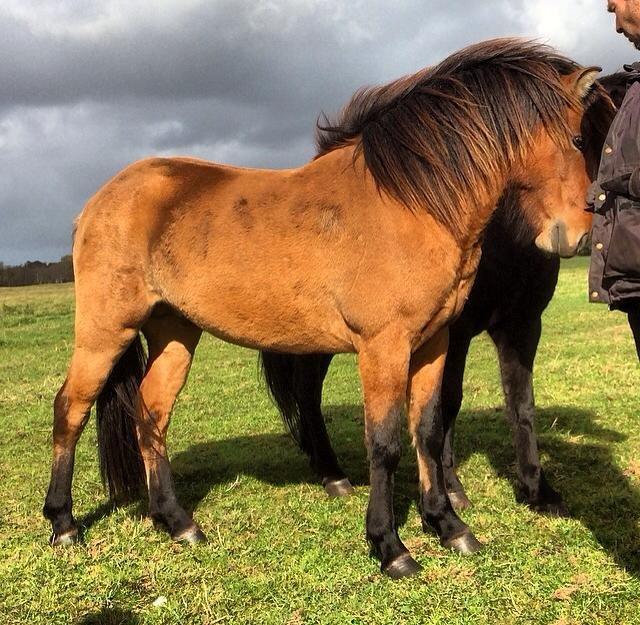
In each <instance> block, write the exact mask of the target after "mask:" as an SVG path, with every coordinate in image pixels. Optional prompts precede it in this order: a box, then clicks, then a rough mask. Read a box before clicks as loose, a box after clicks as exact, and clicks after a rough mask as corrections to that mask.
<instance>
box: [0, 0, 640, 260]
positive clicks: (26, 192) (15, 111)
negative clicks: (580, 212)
mask: <svg viewBox="0 0 640 625" xmlns="http://www.w3.org/2000/svg"><path fill="white" fill-rule="evenodd" d="M14 1H17V0H14ZM524 4H525V3H524V0H521V1H520V2H518V3H514V2H508V3H507V2H505V0H491V1H486V2H468V1H465V0H452V1H450V2H446V3H434V2H425V1H424V0H405V1H402V2H394V3H391V2H388V1H387V2H382V1H380V0H370V1H368V2H366V1H364V0H356V1H354V0H351V1H346V0H324V1H322V2H321V1H319V0H308V1H305V2H299V1H296V0H272V1H269V2H266V1H262V0H259V1H256V0H251V1H250V0H219V1H216V2H196V1H195V0H189V1H186V2H182V3H178V2H177V0H176V4H175V7H174V8H171V5H168V4H167V3H163V4H162V6H164V7H165V10H164V12H163V11H160V10H158V12H157V13H156V12H153V11H150V10H149V7H150V6H151V3H149V2H148V0H136V1H134V0H131V2H130V3H128V4H125V3H122V2H108V1H104V2H101V3H98V2H83V3H77V2H73V1H71V0H56V1H55V10H53V9H52V12H51V14H50V13H48V12H46V11H45V8H46V7H47V6H49V5H43V4H42V3H36V4H35V6H36V8H32V6H33V5H30V4H28V3H27V4H25V5H24V7H23V8H21V9H20V12H19V13H16V11H11V10H9V8H6V7H5V8H0V18H2V19H0V58H3V59H5V60H6V59H8V60H9V61H8V62H3V63H2V64H0V85H2V89H0V213H1V216H2V223H3V228H0V260H2V261H5V262H13V263H15V262H23V261H25V260H27V259H33V258H39V259H42V260H52V259H55V258H57V257H59V256H60V255H62V254H64V253H67V252H68V250H69V243H70V234H69V233H70V230H71V223H72V220H73V217H74V216H75V215H76V214H77V213H78V212H79V211H80V210H81V208H82V205H83V204H84V202H85V201H86V199H87V198H88V197H89V196H90V195H91V194H92V193H93V192H94V191H95V190H96V189H97V188H98V187H99V185H100V184H102V183H103V182H104V181H105V180H107V179H108V178H109V177H110V176H111V175H113V174H114V173H115V172H116V171H118V170H119V169H121V168H122V167H123V166H125V165H126V164H127V163H128V162H130V161H132V160H135V159H138V158H142V157H144V156H148V155H150V154H157V153H159V154H192V155H195V156H200V157H203V158H210V159H212V160H218V161H223V162H231V163H234V164H238V165H245V166H261V167H289V166H294V165H297V164H300V163H302V162H304V161H305V160H307V159H308V158H310V157H311V155H312V154H313V128H314V123H315V120H316V117H317V115H318V114H319V113H320V111H322V110H324V111H327V112H333V111H335V110H336V109H338V108H339V107H340V106H341V105H342V104H344V102H345V101H346V100H347V99H348V97H349V96H350V95H351V93H353V91H354V90H355V89H356V88H358V87H359V86H361V85H363V84H374V83H380V82H386V81H388V80H391V79H393V78H395V77H398V76H400V75H402V74H404V73H408V72H413V71H416V70H417V69H419V68H421V67H424V66H426V65H430V64H432V63H434V62H437V61H438V60H440V59H441V58H443V57H444V56H446V55H447V54H449V53H450V52H452V51H453V50H456V49H458V48H460V47H462V46H464V45H466V44H468V43H471V42H474V41H478V40H481V39H485V38H488V37H493V36H500V35H512V34H520V35H526V34H529V31H528V28H529V25H528V24H527V23H524V20H523V19H521V12H520V13H519V12H518V10H514V7H518V6H524ZM7 6H8V7H11V6H13V4H12V3H11V2H9V3H8V5H7ZM50 6H52V7H53V6H54V4H53V0H52V4H51V5H50ZM21 7H22V5H21ZM113 7H115V9H113V11H112V12H111V13H109V11H110V10H111V9H112V8H113ZM136 7H142V8H138V9H137V8H136ZM166 7H169V8H168V9H167V8H166ZM178 7H186V8H184V9H181V8H178ZM507 7H508V10H507ZM29 11H31V13H29ZM118 11H120V13H121V14H118ZM3 12H4V14H3ZM114 15H115V17H114ZM603 17H604V19H603V23H602V28H600V27H598V28H597V29H594V28H591V27H590V30H588V31H587V32H585V36H584V39H582V40H580V42H579V45H578V46H576V47H575V49H572V50H564V52H566V53H569V54H570V55H572V56H575V57H576V58H577V60H579V61H581V62H585V63H599V64H601V65H604V66H605V68H606V69H608V70H613V69H614V68H615V67H617V66H619V65H620V64H621V61H622V60H627V59H628V58H633V56H634V54H635V53H634V51H633V50H632V49H631V48H629V47H628V46H625V44H624V42H623V41H618V39H619V38H616V36H615V34H614V33H613V31H612V29H611V27H610V24H609V23H608V20H607V16H606V15H604V16H603ZM47 20H49V21H47Z"/></svg>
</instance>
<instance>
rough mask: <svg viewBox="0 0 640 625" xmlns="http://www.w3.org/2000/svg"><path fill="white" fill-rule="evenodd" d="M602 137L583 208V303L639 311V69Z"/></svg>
mask: <svg viewBox="0 0 640 625" xmlns="http://www.w3.org/2000/svg"><path fill="white" fill-rule="evenodd" d="M625 69H627V70H628V71H629V87H628V89H627V94H626V96H625V98H624V101H623V102H622V106H621V107H620V110H619V111H618V114H617V115H616V118H615V120H614V121H613V124H612V125H611V128H610V130H609V134H608V135H607V139H606V141H605V145H604V147H603V150H602V158H601V161H600V169H599V171H598V177H597V180H596V181H595V183H594V184H593V185H592V187H591V192H590V195H591V197H590V198H588V200H587V201H588V204H589V205H590V208H591V210H592V211H593V212H594V215H593V227H592V231H591V239H592V240H591V267H590V270H589V300H590V301H591V302H603V303H606V304H609V305H610V307H611V308H612V309H614V308H616V309H620V310H629V309H630V308H632V307H640V64H638V63H637V64H634V65H632V66H625Z"/></svg>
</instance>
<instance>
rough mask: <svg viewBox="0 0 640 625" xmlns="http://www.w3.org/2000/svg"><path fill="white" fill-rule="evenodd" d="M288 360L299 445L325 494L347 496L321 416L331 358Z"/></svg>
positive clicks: (347, 484)
mask: <svg viewBox="0 0 640 625" xmlns="http://www.w3.org/2000/svg"><path fill="white" fill-rule="evenodd" d="M292 358H295V367H294V388H295V394H296V400H297V403H298V408H299V411H300V439H301V446H302V448H303V449H304V450H305V452H306V453H307V454H308V455H309V457H310V460H311V467H312V469H313V470H314V471H315V473H316V474H317V475H318V476H319V477H320V479H321V480H322V485H323V486H324V489H325V491H326V492H327V494H328V495H329V496H330V497H343V496H346V495H350V494H352V493H353V486H351V482H349V478H347V476H346V475H345V473H344V471H343V470H342V468H341V467H340V465H339V464H338V459H337V458H336V454H335V452H334V451H333V447H332V446H331V441H330V440H329V434H328V433H327V428H326V425H325V422H324V416H323V414H322V385H323V383H324V379H325V376H326V375H327V370H328V368H329V364H330V363H331V358H332V356H330V355H327V354H311V355H304V356H292Z"/></svg>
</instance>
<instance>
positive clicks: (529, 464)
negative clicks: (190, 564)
mask: <svg viewBox="0 0 640 625" xmlns="http://www.w3.org/2000/svg"><path fill="white" fill-rule="evenodd" d="M625 80H626V79H625V76H624V74H615V75H612V76H608V77H605V78H604V79H603V80H602V81H601V82H602V83H603V85H604V86H605V88H606V89H607V91H608V92H609V93H610V94H611V96H612V97H613V98H615V99H616V100H617V102H616V104H617V105H619V98H620V95H621V94H622V95H623V94H624V84H625ZM590 98H591V100H590V106H589V108H588V111H587V114H586V115H585V116H584V121H583V137H584V140H585V146H584V151H585V155H586V157H587V164H588V167H589V170H590V175H591V177H592V178H595V176H596V173H597V167H598V164H599V160H600V154H601V151H602V147H603V144H604V140H605V138H606V135H607V132H608V129H609V126H610V124H611V121H612V119H613V116H614V114H615V110H614V108H613V107H612V106H611V100H610V99H609V98H608V97H607V96H606V95H605V92H604V90H603V89H602V88H597V89H596V90H594V92H593V93H592V95H591V96H590ZM518 191H519V190H518V189H517V188H510V189H509V190H508V191H507V192H506V193H505V195H504V196H503V198H502V199H501V201H500V206H499V208H498V210H497V211H496V213H495V216H494V218H493V220H492V222H491V224H490V226H489V228H488V229H487V231H486V234H485V239H484V242H483V245H482V260H481V262H480V266H479V269H478V273H477V276H476V280H475V284H474V286H473V289H472V291H471V294H470V296H469V299H468V301H467V303H466V305H465V307H464V310H463V312H462V314H461V315H460V317H459V318H458V319H457V320H456V321H455V323H453V325H452V326H451V327H450V342H449V352H448V354H447V360H446V365H445V371H444V378H443V382H442V390H441V401H440V409H441V410H442V413H443V414H442V416H443V424H444V428H445V437H444V446H443V450H442V461H443V468H444V474H445V483H446V488H447V492H448V494H449V498H450V500H451V503H452V504H453V505H454V507H457V508H464V507H466V506H468V505H469V503H470V502H469V500H468V498H467V496H466V494H465V492H464V488H463V487H462V484H461V483H460V480H459V479H458V476H457V475H456V471H455V459H454V452H453V447H454V445H453V438H454V423H455V419H456V417H457V415H458V412H459V410H460V406H461V403H462V378H463V374H464V369H465V363H466V357H467V352H468V350H469V345H470V343H471V340H472V338H473V337H475V336H477V335H478V334H480V333H481V332H483V331H485V330H486V331H487V332H488V333H489V336H490V337H491V339H492V340H493V342H494V343H495V345H496V348H497V353H498V359H499V362H500V372H501V376H502V385H503V389H504V394H505V401H506V410H507V415H508V417H509V419H510V422H511V425H512V430H513V440H514V444H515V448H516V455H517V466H518V478H519V482H520V496H519V500H520V501H523V502H525V503H527V504H528V505H529V506H530V507H531V508H533V509H535V510H538V511H540V512H544V513H548V514H554V515H565V514H566V508H565V506H564V504H563V501H562V497H561V495H560V494H559V493H558V492H556V491H555V490H554V489H553V488H552V486H551V485H550V484H549V482H548V481H547V479H546V477H545V474H544V471H543V470H542V467H541V466H540V458H539V455H538V443H537V439H536V435H535V430H534V415H535V406H534V399H533V384H532V371H533V362H534V359H535V355H536V350H537V347H538V342H539V340H540V334H541V329H542V322H541V317H542V313H543V311H544V310H545V308H546V307H547V305H548V304H549V301H550V300H551V298H552V296H553V293H554V291H555V287H556V283H557V280H558V272H559V268H560V259H559V258H558V257H557V256H556V257H553V256H548V255H545V254H544V253H543V252H542V251H540V250H539V249H538V248H537V247H536V246H535V245H534V242H533V237H532V235H531V233H530V232H529V231H528V230H526V229H523V226H522V224H521V223H516V222H514V221H513V219H512V218H510V217H509V216H510V215H517V214H518V212H517V211H514V210H513V209H512V208H511V207H512V206H514V203H516V202H518V201H519V199H518ZM505 285H509V288H508V289H506V288H505ZM332 357H333V356H332V355H329V354H312V355H292V354H282V353H275V352H267V351H265V352H262V353H261V358H262V368H263V371H264V375H265V379H266V381H267V386H268V388H269V392H270V394H271V396H272V398H273V399H274V401H275V402H276V404H277V406H278V408H279V410H280V412H281V414H282V416H283V419H284V421H285V423H286V425H287V427H288V429H289V431H290V432H291V434H292V435H293V437H294V438H295V440H296V441H297V442H298V444H299V445H300V447H301V449H302V450H303V451H304V452H305V453H306V454H307V455H308V456H309V458H310V461H311V467H312V469H313V470H314V471H315V472H316V474H317V475H318V476H319V477H320V478H321V479H322V483H323V485H324V487H325V489H326V491H327V493H328V494H329V495H332V496H339V495H347V494H349V493H350V492H352V490H353V488H352V486H351V483H350V482H349V480H348V478H347V477H346V475H345V473H344V472H343V470H342V469H341V468H340V465H339V463H338V460H337V458H336V455H335V452H334V451H333V448H332V447H331V442H330V441H329V437H328V435H327V430H326V428H325V423H324V417H323V415H322V411H321V398H322V385H323V382H324V378H325V376H326V374H327V370H328V368H329V364H330V362H331V359H332Z"/></svg>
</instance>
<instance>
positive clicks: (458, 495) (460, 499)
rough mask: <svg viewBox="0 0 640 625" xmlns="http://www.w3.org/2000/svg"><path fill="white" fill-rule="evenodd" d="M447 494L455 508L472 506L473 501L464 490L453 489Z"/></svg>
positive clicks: (460, 508)
mask: <svg viewBox="0 0 640 625" xmlns="http://www.w3.org/2000/svg"><path fill="white" fill-rule="evenodd" d="M447 495H448V496H449V501H450V502H451V505H452V506H453V509H454V510H465V509H466V508H469V507H470V506H471V502H470V501H469V499H468V497H467V496H466V495H465V494H464V492H463V491H451V492H449V493H447Z"/></svg>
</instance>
